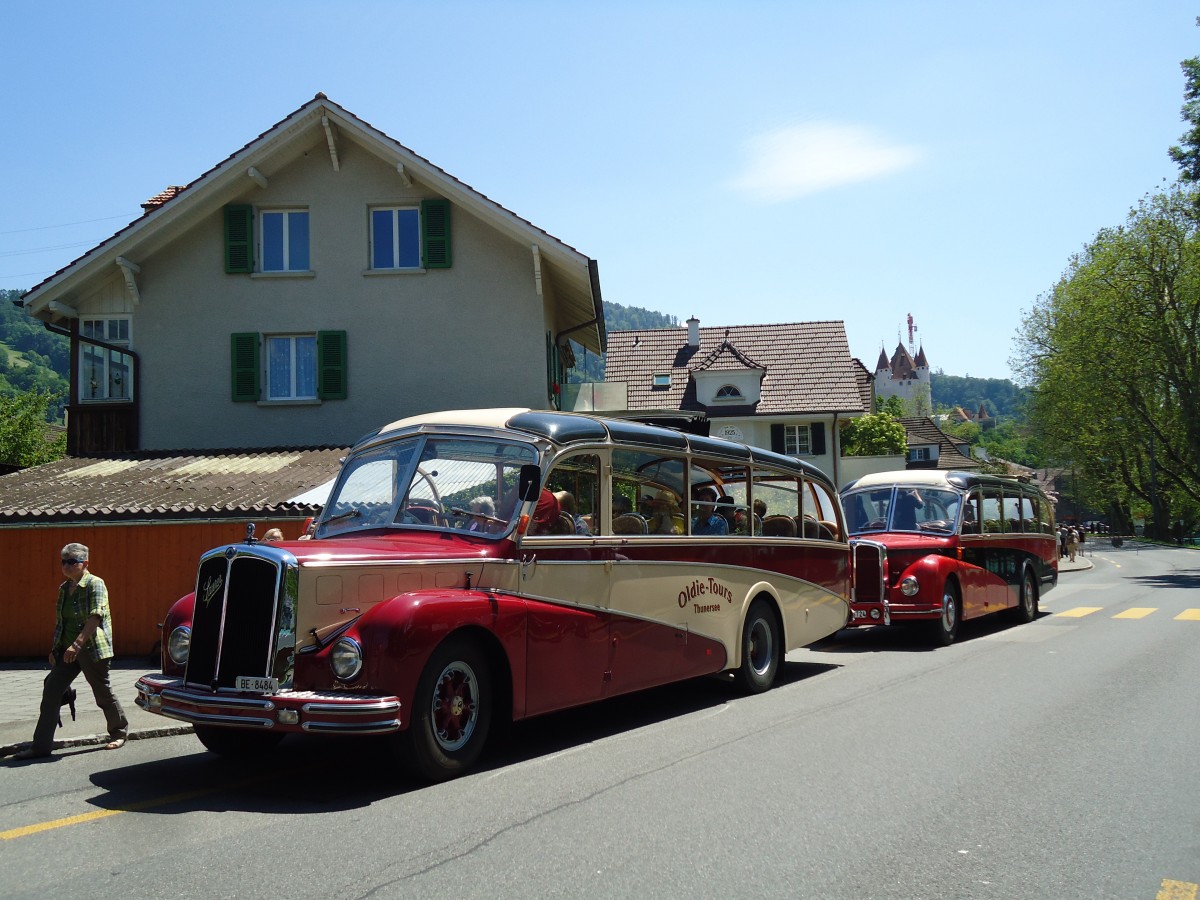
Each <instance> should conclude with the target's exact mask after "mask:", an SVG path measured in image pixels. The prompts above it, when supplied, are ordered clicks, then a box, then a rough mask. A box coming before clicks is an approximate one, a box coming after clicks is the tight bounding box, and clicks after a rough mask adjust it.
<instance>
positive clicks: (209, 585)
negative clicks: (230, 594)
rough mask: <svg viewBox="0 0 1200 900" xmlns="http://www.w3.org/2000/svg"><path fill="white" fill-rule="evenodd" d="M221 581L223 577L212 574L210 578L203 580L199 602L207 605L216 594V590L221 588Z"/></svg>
mask: <svg viewBox="0 0 1200 900" xmlns="http://www.w3.org/2000/svg"><path fill="white" fill-rule="evenodd" d="M223 581H224V579H223V578H221V576H220V575H214V576H213V577H212V578H210V579H208V581H206V582H204V587H203V589H202V594H201V597H200V602H202V603H203V604H204V605H205V606H208V603H209V601H210V600H212V598H213V597H215V596H216V595H217V592H218V591H220V590H221V584H222V582H223Z"/></svg>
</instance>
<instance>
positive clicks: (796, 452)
mask: <svg viewBox="0 0 1200 900" xmlns="http://www.w3.org/2000/svg"><path fill="white" fill-rule="evenodd" d="M801 435H803V439H801ZM783 452H784V453H786V454H787V455H788V456H812V455H813V453H812V426H811V425H784V426H783Z"/></svg>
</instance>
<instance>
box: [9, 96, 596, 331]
mask: <svg viewBox="0 0 1200 900" xmlns="http://www.w3.org/2000/svg"><path fill="white" fill-rule="evenodd" d="M314 133H317V134H319V135H320V137H321V141H322V143H328V144H329V145H330V156H331V159H335V158H336V154H337V151H336V148H337V145H338V142H339V141H341V140H343V139H344V140H349V141H352V142H353V143H354V144H355V145H357V146H360V147H363V148H365V149H366V150H367V151H368V152H370V153H372V154H374V155H375V156H377V157H379V158H381V159H385V160H387V161H388V162H389V163H390V164H392V165H395V166H397V167H400V168H402V171H403V175H404V176H405V177H408V178H410V179H412V180H414V181H419V182H421V183H422V184H424V185H427V186H428V187H429V188H430V189H431V190H433V191H435V192H437V194H438V195H440V196H442V197H445V198H447V199H448V200H450V201H451V202H452V203H453V204H454V205H456V206H458V207H461V208H462V209H464V210H466V211H467V212H469V213H471V214H473V215H475V216H477V217H478V218H480V219H482V220H484V221H485V222H487V223H488V224H489V225H491V226H492V227H493V228H495V229H496V230H497V231H500V232H502V233H504V234H505V235H507V236H508V237H510V238H511V239H513V240H514V241H516V242H517V243H519V244H521V245H522V246H525V247H533V246H535V245H536V247H537V254H536V257H535V258H536V260H537V264H538V265H539V266H540V276H541V278H543V279H546V280H548V281H549V282H550V290H549V291H548V296H550V297H551V298H552V299H553V302H555V303H557V304H558V305H559V306H560V313H561V314H560V316H559V320H560V322H562V323H563V325H562V330H563V331H564V332H565V331H568V330H570V331H571V338H572V340H574V341H576V342H577V343H579V344H582V345H583V346H585V347H587V348H588V349H589V350H592V351H593V352H595V353H600V352H602V351H603V350H604V346H605V330H604V306H603V302H602V300H601V297H600V277H599V271H598V268H597V266H596V262H595V260H592V259H589V258H588V257H586V256H585V255H584V254H582V253H580V252H579V251H578V250H576V249H575V248H574V247H572V246H570V245H569V244H566V243H565V242H563V241H561V240H559V239H558V238H556V237H554V236H553V235H551V234H550V233H549V232H547V231H544V230H542V229H541V228H538V227H537V226H536V225H534V224H533V223H532V222H530V221H529V220H528V219H524V218H522V217H520V216H518V215H517V214H516V213H514V212H512V211H510V210H508V209H506V208H504V207H503V206H501V205H500V204H499V203H497V202H495V201H494V200H492V199H490V198H489V197H487V196H486V195H484V194H482V193H480V192H479V191H476V190H475V189H474V188H472V187H471V186H470V185H467V184H465V183H464V182H462V181H459V180H458V179H457V178H454V177H453V176H452V175H450V174H449V173H447V172H446V171H445V170H443V169H441V168H439V167H437V166H435V165H434V164H433V163H431V162H430V161H429V160H427V159H425V158H424V157H422V156H418V155H417V154H416V153H414V152H413V151H412V150H410V149H408V148H407V147H405V146H404V145H403V144H401V143H400V142H399V141H396V140H395V139H393V138H391V137H389V136H388V135H386V134H384V133H383V132H382V131H379V130H378V129H377V128H375V127H374V126H372V125H370V124H369V123H367V122H365V121H364V120H362V119H360V118H359V117H358V116H356V115H354V114H353V113H351V112H349V111H348V110H346V109H344V108H343V107H341V106H339V105H338V104H336V103H334V102H333V101H332V100H330V99H329V98H328V97H326V96H325V94H323V93H318V94H317V95H316V96H315V97H314V98H313V99H312V100H310V101H309V102H308V103H305V104H304V105H303V106H301V107H300V108H299V109H297V110H295V111H294V112H292V113H291V114H289V115H288V116H287V117H285V118H284V119H282V120H281V121H279V122H277V123H276V124H275V125H273V126H271V127H270V128H268V129H267V130H266V131H264V132H263V133H262V134H260V135H259V136H258V137H256V138H254V139H253V140H252V141H250V142H249V143H248V144H246V145H245V146H243V147H242V148H241V149H239V150H236V151H234V152H233V153H232V154H230V155H229V156H228V157H227V158H225V159H224V160H222V161H221V162H219V163H217V164H216V165H215V166H213V167H212V168H211V169H209V170H208V171H207V172H205V173H203V174H202V175H200V176H199V177H198V178H196V179H195V180H193V181H191V182H190V183H188V184H186V185H172V186H171V187H168V188H167V189H166V190H164V191H162V192H161V193H159V194H157V195H156V196H155V197H152V198H151V199H150V200H149V201H147V202H146V203H144V204H142V206H143V209H144V210H145V212H144V214H143V215H142V216H140V217H139V218H137V219H134V220H133V221H132V222H130V223H129V224H128V225H126V226H125V227H124V228H122V229H120V230H119V231H117V232H116V233H115V234H113V235H112V236H111V237H109V238H107V239H106V240H104V241H102V242H100V244H98V245H97V246H95V247H93V248H92V249H91V250H88V251H87V252H86V253H84V254H83V255H82V256H80V257H78V258H77V259H75V260H73V261H72V262H70V263H68V264H67V265H66V266H64V267H63V268H61V269H59V270H58V271H57V272H55V273H54V274H53V275H51V276H50V277H49V278H46V279H45V280H44V281H42V282H40V283H39V284H37V285H35V286H34V287H33V288H31V289H30V290H29V291H27V292H26V293H25V295H24V298H23V299H24V303H25V306H26V308H27V310H28V311H29V314H30V315H32V316H35V317H37V318H40V319H43V320H45V321H54V320H55V319H56V318H58V317H59V314H58V313H57V312H56V311H55V310H54V309H53V308H52V307H51V306H50V304H51V302H52V301H54V300H60V301H61V300H64V299H67V298H70V297H71V296H73V294H74V293H75V292H77V291H78V290H79V289H80V286H81V285H82V284H84V283H85V282H87V281H88V280H89V279H90V278H93V277H96V276H97V274H99V273H103V274H104V275H108V274H111V272H112V269H111V266H113V265H114V264H116V263H117V260H118V259H122V258H125V259H132V260H133V261H134V262H135V263H136V261H137V258H138V257H140V256H142V255H145V254H147V253H149V252H152V251H153V250H154V249H157V248H158V247H160V246H162V245H164V244H166V243H168V242H169V241H171V240H173V239H175V238H177V237H178V236H179V235H180V234H181V233H182V232H183V231H185V230H186V229H187V228H188V227H189V225H190V224H191V223H194V222H195V221H196V220H197V219H198V218H199V217H201V216H204V215H208V214H210V213H212V212H214V211H215V210H217V209H219V208H220V207H221V206H223V205H224V204H225V203H226V202H228V201H229V199H230V198H231V197H233V196H235V195H236V194H237V193H238V192H240V191H243V190H244V189H245V179H247V178H248V177H255V176H258V177H262V176H266V177H270V175H271V174H272V172H274V171H275V170H276V169H277V168H278V167H279V166H282V165H284V164H286V163H288V162H289V161H290V160H291V159H293V158H294V157H295V156H296V155H298V154H299V153H300V152H302V150H304V149H308V148H309V147H310V146H311V144H312V141H313V137H314ZM251 170H254V171H253V172H251ZM259 173H261V175H259ZM397 177H400V173H399V172H398V174H397ZM531 254H532V251H531ZM533 264H534V263H533V262H531V266H532V265H533Z"/></svg>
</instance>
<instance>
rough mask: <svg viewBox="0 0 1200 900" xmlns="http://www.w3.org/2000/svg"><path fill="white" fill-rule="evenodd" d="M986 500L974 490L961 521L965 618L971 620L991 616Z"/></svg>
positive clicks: (961, 581) (960, 579) (967, 501)
mask: <svg viewBox="0 0 1200 900" xmlns="http://www.w3.org/2000/svg"><path fill="white" fill-rule="evenodd" d="M983 508H984V504H983V496H982V494H981V493H980V490H979V488H975V489H974V490H972V491H971V492H970V493H969V494H968V495H967V497H966V500H965V501H964V503H963V511H962V516H961V517H960V519H959V522H960V524H959V532H958V533H959V538H958V541H959V547H960V548H961V550H962V562H963V565H962V566H961V567H960V568H959V572H958V578H959V586H960V587H961V588H962V602H963V618H964V619H970V618H973V617H975V616H981V615H983V614H984V613H985V612H988V603H989V602H990V600H989V597H988V591H989V590H990V587H989V585H990V582H991V580H992V579H991V575H990V574H989V573H988V571H987V554H988V548H987V538H986V537H985V536H984V534H983V528H984V525H983V522H984V515H983Z"/></svg>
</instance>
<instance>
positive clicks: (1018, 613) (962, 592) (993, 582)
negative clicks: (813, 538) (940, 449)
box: [841, 469, 1058, 644]
mask: <svg viewBox="0 0 1200 900" xmlns="http://www.w3.org/2000/svg"><path fill="white" fill-rule="evenodd" d="M841 497H842V505H843V507H844V508H845V513H846V520H847V523H848V526H849V530H850V534H851V537H852V539H853V541H854V542H857V541H859V540H863V539H868V540H869V541H870V542H871V544H872V545H877V544H881V545H883V546H884V547H885V548H886V560H885V561H884V570H885V576H884V578H885V584H884V590H883V591H882V592H881V595H880V596H879V597H877V598H874V600H873V602H866V601H865V600H864V598H862V597H859V598H856V600H855V602H854V603H853V604H852V606H851V613H852V621H851V625H859V626H861V625H887V624H901V623H906V622H926V623H928V625H927V627H928V628H929V630H930V634H931V635H932V637H933V638H934V640H935V641H936V642H937V643H940V644H949V643H951V642H952V641H953V640H954V639H955V637H956V636H957V634H958V627H959V623H960V622H962V621H963V620H964V619H974V618H977V617H979V616H985V615H990V614H992V613H996V612H1006V611H1007V612H1008V613H1009V614H1010V615H1011V616H1013V617H1014V618H1015V619H1016V620H1017V621H1019V622H1030V621H1032V620H1033V619H1034V618H1035V617H1036V616H1037V613H1038V599H1039V597H1040V596H1041V594H1042V592H1043V591H1047V590H1049V589H1050V588H1051V587H1053V586H1054V585H1055V584H1057V582H1058V542H1057V538H1056V537H1055V530H1054V507H1053V504H1052V503H1051V502H1050V500H1049V499H1048V498H1047V497H1046V495H1045V494H1043V493H1042V491H1041V490H1040V489H1038V488H1037V487H1036V486H1034V485H1032V484H1029V483H1026V482H1023V481H1019V480H1018V479H1016V478H1009V477H1003V476H996V475H980V474H974V473H969V472H952V471H938V470H932V469H930V470H909V471H903V472H883V473H879V474H874V475H867V476H864V477H863V478H860V479H859V480H857V481H855V482H853V483H851V484H848V485H846V486H845V487H844V488H842V493H841Z"/></svg>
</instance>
